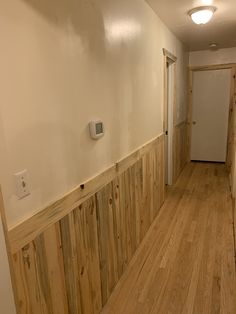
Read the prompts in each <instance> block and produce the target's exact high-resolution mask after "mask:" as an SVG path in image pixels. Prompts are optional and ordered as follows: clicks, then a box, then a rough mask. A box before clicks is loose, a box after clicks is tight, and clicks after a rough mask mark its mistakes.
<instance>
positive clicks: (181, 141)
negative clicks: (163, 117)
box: [173, 121, 188, 182]
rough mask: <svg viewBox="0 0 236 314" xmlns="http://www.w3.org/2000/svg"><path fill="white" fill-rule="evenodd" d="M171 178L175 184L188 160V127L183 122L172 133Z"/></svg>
mask: <svg viewBox="0 0 236 314" xmlns="http://www.w3.org/2000/svg"><path fill="white" fill-rule="evenodd" d="M173 155H174V156H173V169H174V171H173V177H174V182H176V180H177V178H178V177H179V175H180V173H181V172H182V170H183V169H184V166H185V165H186V163H187V159H188V125H187V121H183V122H181V123H179V124H177V125H176V126H175V127H174V132H173Z"/></svg>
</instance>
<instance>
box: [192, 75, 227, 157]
mask: <svg viewBox="0 0 236 314" xmlns="http://www.w3.org/2000/svg"><path fill="white" fill-rule="evenodd" d="M230 82H231V70H229V69H225V70H211V71H199V72H194V73H193V103H192V106H193V107H192V121H193V125H192V141H191V160H202V161H219V162H225V161H226V150H227V134H228V116H229V103H230Z"/></svg>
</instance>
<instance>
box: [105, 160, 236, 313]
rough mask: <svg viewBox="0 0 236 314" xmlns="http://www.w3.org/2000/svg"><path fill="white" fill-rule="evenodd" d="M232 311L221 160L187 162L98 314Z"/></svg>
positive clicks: (235, 309) (234, 293)
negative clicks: (219, 161) (215, 161)
mask: <svg viewBox="0 0 236 314" xmlns="http://www.w3.org/2000/svg"><path fill="white" fill-rule="evenodd" d="M126 313H127V314H139V313H140V314H148V313H151V314H158V313H160V314H167V313H168V314H179V313H184V314H192V313H193V314H208V313H227V314H235V313H236V275H235V247H234V233H233V211H232V200H231V195H230V188H229V181H228V174H227V172H226V168H225V165H224V164H217V163H195V162H194V163H189V164H188V165H187V166H186V167H185V169H184V171H183V172H182V174H181V176H180V177H179V179H178V181H177V183H176V184H175V185H174V186H173V188H171V189H170V191H169V192H168V197H167V199H166V201H165V203H164V205H163V207H162V208H161V210H160V212H159V214H158V216H157V217H156V219H155V221H154V223H153V224H152V226H151V228H150V229H149V231H148V233H147V235H146V236H145V238H144V240H143V241H142V243H141V245H140V247H139V249H138V250H137V252H136V254H135V256H134V257H133V259H132V260H131V262H130V264H129V267H128V268H127V270H126V272H125V273H124V275H123V276H122V278H121V280H120V281H119V283H118V285H117V287H116V289H115V290H114V292H113V294H112V295H111V297H110V299H109V300H108V303H107V304H106V306H105V307H104V309H103V311H102V314H126Z"/></svg>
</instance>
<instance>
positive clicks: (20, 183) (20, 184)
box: [14, 170, 30, 199]
mask: <svg viewBox="0 0 236 314" xmlns="http://www.w3.org/2000/svg"><path fill="white" fill-rule="evenodd" d="M14 178H15V185H16V195H17V196H18V198H19V199H21V198H23V197H25V196H27V195H29V194H30V187H29V174H28V171H27V170H23V171H21V172H18V173H15V174H14Z"/></svg>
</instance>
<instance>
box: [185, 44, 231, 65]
mask: <svg viewBox="0 0 236 314" xmlns="http://www.w3.org/2000/svg"><path fill="white" fill-rule="evenodd" d="M189 63H190V65H191V66H200V65H211V64H224V63H236V47H235V48H225V49H219V50H216V51H210V50H202V51H194V52H190V53H189Z"/></svg>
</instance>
